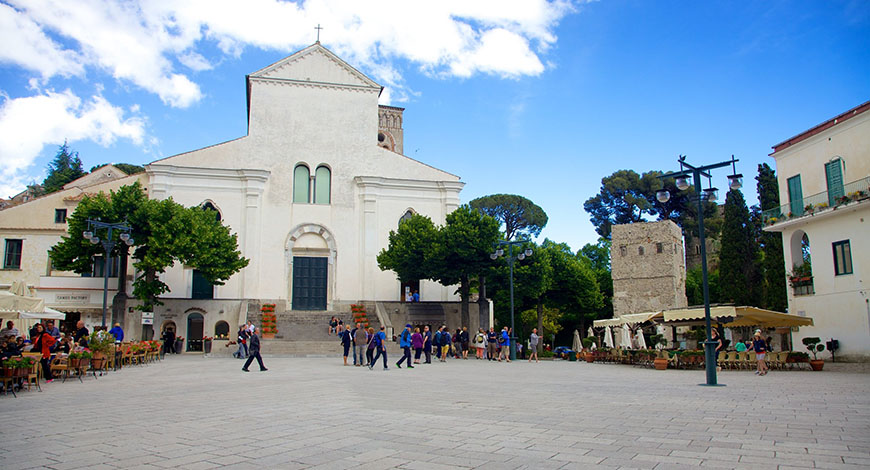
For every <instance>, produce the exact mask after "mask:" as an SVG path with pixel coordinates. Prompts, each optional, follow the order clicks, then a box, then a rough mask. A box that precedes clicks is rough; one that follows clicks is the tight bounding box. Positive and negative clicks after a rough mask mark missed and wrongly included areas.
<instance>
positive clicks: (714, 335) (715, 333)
mask: <svg viewBox="0 0 870 470" xmlns="http://www.w3.org/2000/svg"><path fill="white" fill-rule="evenodd" d="M710 339H711V340H712V341H713V342H715V343H716V349H715V350H714V351H713V357H715V358H716V371H717V372H721V371H722V366H720V365H719V352H720V351H723V350H724V349H725V343H723V342H722V337H721V336H719V330H717V329H716V328H713V329H711V330H710Z"/></svg>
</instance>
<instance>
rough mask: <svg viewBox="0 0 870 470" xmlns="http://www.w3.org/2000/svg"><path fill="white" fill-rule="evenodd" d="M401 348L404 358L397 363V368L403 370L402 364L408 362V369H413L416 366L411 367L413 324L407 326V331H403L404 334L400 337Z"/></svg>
mask: <svg viewBox="0 0 870 470" xmlns="http://www.w3.org/2000/svg"><path fill="white" fill-rule="evenodd" d="M399 347H400V348H402V352H403V353H404V356H402V358H401V359H399V362H397V363H396V367H398V368H399V369H401V368H402V362H405V361H408V362H407V364H406V365H407V366H408V369H413V368H414V366H413V365H411V324H410V323H409V324H407V325H405V329H404V330H403V331H402V334H401V335H400V336H399Z"/></svg>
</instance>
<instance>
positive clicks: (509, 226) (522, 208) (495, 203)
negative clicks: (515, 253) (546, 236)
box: [469, 194, 547, 240]
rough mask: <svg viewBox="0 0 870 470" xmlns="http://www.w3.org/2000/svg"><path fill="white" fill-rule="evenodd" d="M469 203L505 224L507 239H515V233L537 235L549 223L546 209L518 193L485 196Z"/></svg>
mask: <svg viewBox="0 0 870 470" xmlns="http://www.w3.org/2000/svg"><path fill="white" fill-rule="evenodd" d="M469 205H470V206H471V207H472V208H474V209H477V210H479V211H481V212H483V213H484V214H486V215H488V216H490V217H493V218H495V220H497V221H499V222H500V223H502V224H504V231H505V236H504V238H505V240H513V238H514V236H515V235H528V236H532V237H537V236H538V235H540V234H541V230H543V228H544V226H546V225H547V213H546V212H544V209H541V207H540V206H538V205H537V204H535V203H534V202H532V201H530V200H528V199H526V198H524V197H523V196H518V195H516V194H493V195H490V196H483V197H479V198H477V199H474V200H473V201H471V202H470V203H469Z"/></svg>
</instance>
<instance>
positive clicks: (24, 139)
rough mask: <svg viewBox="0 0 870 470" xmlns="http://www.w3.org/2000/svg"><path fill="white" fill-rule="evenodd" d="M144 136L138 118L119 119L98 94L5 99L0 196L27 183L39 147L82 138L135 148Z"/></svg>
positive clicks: (120, 113)
mask: <svg viewBox="0 0 870 470" xmlns="http://www.w3.org/2000/svg"><path fill="white" fill-rule="evenodd" d="M144 136H145V122H144V121H143V119H142V118H139V117H135V116H134V117H125V116H124V110H123V109H121V108H119V107H116V106H112V105H111V104H110V103H109V102H108V101H106V100H105V98H103V97H102V96H99V95H95V96H92V97H91V98H90V99H89V100H87V101H84V102H83V101H82V99H81V98H79V97H78V96H76V95H75V94H73V93H72V92H71V91H70V90H65V91H63V92H59V93H58V92H54V91H46V92H43V93H40V94H39V95H35V96H28V97H24V98H15V99H6V101H5V102H4V103H3V104H2V106H0V174H2V176H0V197H7V196H10V195H12V194H14V193H17V192H19V191H21V190H22V189H23V188H24V185H25V184H26V183H29V182H30V177H29V176H27V173H26V172H27V169H28V168H29V167H30V166H31V165H32V164H33V161H34V160H35V159H36V157H37V156H38V155H39V154H40V152H41V151H42V149H43V148H44V146H45V145H50V144H61V143H63V141H64V140H69V141H70V142H74V141H77V140H85V139H88V140H93V141H95V142H97V143H99V144H100V145H103V146H109V145H111V144H113V143H114V142H115V141H116V140H117V139H118V138H124V139H129V140H131V141H132V142H133V143H135V144H137V145H138V144H141V143H142V141H143V138H144Z"/></svg>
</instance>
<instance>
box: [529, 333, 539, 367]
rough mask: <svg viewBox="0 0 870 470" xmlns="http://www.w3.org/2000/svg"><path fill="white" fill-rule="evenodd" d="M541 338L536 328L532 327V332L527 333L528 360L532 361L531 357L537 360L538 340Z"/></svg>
mask: <svg viewBox="0 0 870 470" xmlns="http://www.w3.org/2000/svg"><path fill="white" fill-rule="evenodd" d="M540 340H541V337H540V336H538V329H537V328H532V334H530V335H529V362H532V359H534V360H535V362H539V361H538V341H540Z"/></svg>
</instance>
